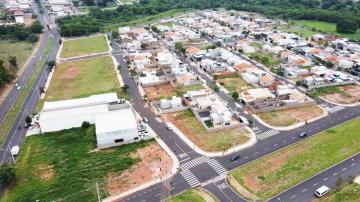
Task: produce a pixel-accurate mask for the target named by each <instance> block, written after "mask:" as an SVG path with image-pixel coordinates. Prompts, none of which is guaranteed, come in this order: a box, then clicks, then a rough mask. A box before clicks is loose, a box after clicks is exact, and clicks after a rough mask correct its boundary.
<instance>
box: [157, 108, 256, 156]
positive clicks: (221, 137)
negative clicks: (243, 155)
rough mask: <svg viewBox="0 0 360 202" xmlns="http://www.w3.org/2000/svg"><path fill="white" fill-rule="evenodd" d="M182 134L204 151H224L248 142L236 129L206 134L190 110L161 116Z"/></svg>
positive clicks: (245, 135) (244, 135) (245, 136)
mask: <svg viewBox="0 0 360 202" xmlns="http://www.w3.org/2000/svg"><path fill="white" fill-rule="evenodd" d="M163 117H164V119H167V120H168V121H170V122H171V123H173V124H174V125H175V126H176V127H177V128H178V129H179V130H180V131H181V132H183V133H184V134H185V135H186V136H187V137H188V138H189V139H190V140H191V141H192V142H194V143H195V144H196V145H197V146H198V147H200V148H202V149H203V150H205V151H209V152H217V151H224V150H227V149H229V148H231V147H233V146H234V139H235V137H236V145H239V144H244V143H245V142H247V141H248V140H249V137H248V136H247V134H243V133H242V132H241V131H240V130H239V129H238V128H235V129H226V130H220V131H217V132H212V133H208V132H206V131H205V129H204V128H203V127H202V126H201V125H200V123H199V122H198V121H197V119H196V118H195V115H194V114H193V113H192V111H191V110H185V111H181V112H176V113H172V114H167V115H163Z"/></svg>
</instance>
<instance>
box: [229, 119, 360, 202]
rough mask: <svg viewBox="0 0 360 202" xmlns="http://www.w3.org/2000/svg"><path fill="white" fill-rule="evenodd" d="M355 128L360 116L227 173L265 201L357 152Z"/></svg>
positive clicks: (358, 141) (358, 127) (359, 147)
mask: <svg viewBox="0 0 360 202" xmlns="http://www.w3.org/2000/svg"><path fill="white" fill-rule="evenodd" d="M358 131H360V118H357V119H354V120H351V121H348V122H346V123H344V124H342V125H340V126H337V127H335V128H332V129H328V130H326V131H324V132H321V133H320V134H318V135H316V136H314V137H311V138H307V139H305V140H303V141H301V142H299V143H296V144H294V145H291V146H289V147H286V148H284V149H281V150H279V151H276V152H274V153H272V154H270V155H268V156H266V157H263V158H261V159H258V160H255V161H252V162H251V163H249V164H247V165H245V166H242V167H239V168H237V169H235V170H233V171H232V172H231V173H230V175H232V176H234V177H235V179H236V180H237V181H238V182H239V183H240V184H241V185H242V186H243V187H245V188H246V189H247V190H249V191H250V192H251V193H253V194H255V195H256V196H258V197H259V198H260V199H261V200H262V201H263V200H266V199H268V198H270V197H272V196H274V195H276V194H278V193H280V192H281V191H284V190H286V189H287V188H290V187H291V186H293V185H295V184H297V183H299V182H301V181H302V180H304V179H306V178H308V177H311V176H313V175H315V174H316V173H318V172H320V171H323V170H325V169H326V168H328V167H330V166H332V165H334V164H336V163H338V162H340V161H342V160H344V159H346V158H348V157H350V156H352V155H354V154H355V153H357V152H359V151H360V136H359V133H358ZM319 156H321V158H318V157H319ZM274 182H276V183H274Z"/></svg>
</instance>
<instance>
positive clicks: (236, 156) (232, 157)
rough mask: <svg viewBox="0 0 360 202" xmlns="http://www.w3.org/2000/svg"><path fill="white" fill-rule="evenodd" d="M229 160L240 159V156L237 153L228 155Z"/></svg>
mask: <svg viewBox="0 0 360 202" xmlns="http://www.w3.org/2000/svg"><path fill="white" fill-rule="evenodd" d="M229 159H230V161H237V160H239V159H240V156H239V155H235V156H230V158H229Z"/></svg>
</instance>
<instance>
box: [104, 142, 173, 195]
mask: <svg viewBox="0 0 360 202" xmlns="http://www.w3.org/2000/svg"><path fill="white" fill-rule="evenodd" d="M131 157H133V158H140V159H141V161H140V162H139V163H137V164H135V165H134V166H132V167H130V168H129V169H127V170H125V171H124V172H123V173H122V174H121V175H120V176H118V175H116V174H115V173H114V174H110V175H109V176H108V183H107V184H106V185H105V186H106V187H105V188H106V190H107V192H108V193H109V194H110V195H115V194H119V193H122V192H125V191H127V190H130V189H132V188H134V187H137V186H139V185H141V184H144V183H146V182H149V181H151V180H154V179H156V178H159V177H165V176H166V175H169V174H170V172H171V169H172V160H171V158H170V157H169V156H168V155H167V154H166V152H165V151H164V150H162V149H161V147H160V145H158V144H157V143H154V144H152V145H150V146H147V147H144V148H141V149H138V150H137V151H136V152H135V153H132V154H131Z"/></svg>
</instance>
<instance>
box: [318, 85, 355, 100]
mask: <svg viewBox="0 0 360 202" xmlns="http://www.w3.org/2000/svg"><path fill="white" fill-rule="evenodd" d="M338 88H339V89H340V90H341V91H343V92H344V93H332V94H327V95H324V96H323V97H324V98H325V99H327V100H329V101H331V102H335V103H339V104H353V103H356V102H358V100H359V98H360V85H346V86H339V87H338Z"/></svg>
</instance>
